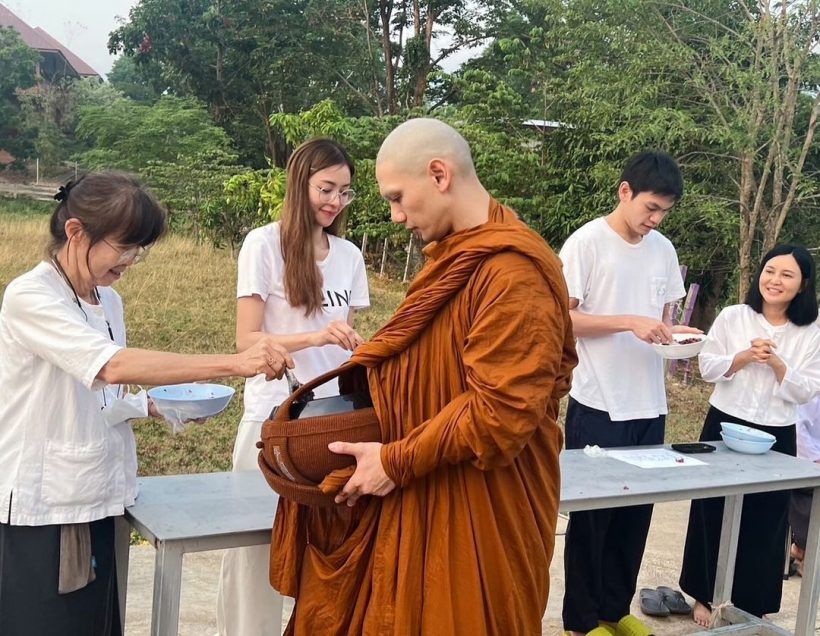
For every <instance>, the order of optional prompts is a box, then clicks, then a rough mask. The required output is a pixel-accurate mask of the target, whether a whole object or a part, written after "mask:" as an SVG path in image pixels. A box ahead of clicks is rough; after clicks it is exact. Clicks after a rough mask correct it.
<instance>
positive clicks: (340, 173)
mask: <svg viewBox="0 0 820 636" xmlns="http://www.w3.org/2000/svg"><path fill="white" fill-rule="evenodd" d="M354 171H355V168H354V166H353V162H352V161H351V159H350V157H349V155H348V154H347V152H346V151H345V149H344V148H342V147H341V146H340V145H339V144H337V143H336V142H334V141H332V140H330V139H311V140H310V141H307V142H305V143H303V144H302V145H301V146H299V147H298V148H296V150H294V152H293V154H292V155H291V157H290V160H289V162H288V168H287V189H286V194H285V200H284V203H283V206H282V220H281V222H279V223H269V224H268V225H265V226H263V227H259V228H256V229H254V230H252V231H251V232H249V233H248V235H247V237H245V242H244V243H243V245H242V250H241V252H240V253H239V264H238V269H239V273H238V277H237V290H236V295H237V309H236V345H237V348H238V349H239V350H240V351H242V350H244V349H245V348H247V347H249V346H251V345H252V344H253V343H254V342H256V341H257V339H259V338H263V337H273V338H275V339H276V341H277V342H279V343H281V344H282V345H283V346H285V347H287V349H288V350H289V351H292V352H294V353H293V357H294V360H295V362H296V372H297V373H298V375H299V378H301V379H302V380H304V381H307V380H311V379H313V378H315V377H317V376H319V375H322V374H324V373H326V372H328V371H331V370H332V369H335V368H336V367H338V366H340V365H341V364H342V363H343V362H345V361H346V360H347V359H348V358H349V357H350V353H349V352H350V351H352V350H353V349H355V348H356V347H357V346H358V345H359V344H361V343H362V338H361V337H360V336H359V334H358V333H357V332H356V330H355V329H354V328H353V317H354V314H355V312H356V309H358V308H363V307H368V306H369V305H370V294H369V291H368V287H367V273H366V270H365V265H364V258H363V257H362V254H361V252H360V251H359V250H358V248H357V247H356V246H355V245H353V244H352V243H350V242H349V241H346V240H344V239H343V238H341V237H340V236H339V234H340V230H341V227H342V225H343V223H344V213H345V208H346V206H347V205H348V204H349V203H350V202H351V201H352V200H353V197H354V196H355V193H354V192H353V190H351V189H350V181H351V179H352V177H353V173H354ZM316 392H317V396H318V397H330V396H331V395H336V394H338V386H336V385H334V384H331V383H328V384H325V385H323V386H322V387H319V388H317V391H316ZM288 393H289V389H288V385H287V383H286V382H285V381H284V380H280V381H277V382H265V381H264V378H262V377H256V378H250V379H248V380H246V382H245V411H244V413H243V415H242V421H241V422H240V423H239V430H238V432H237V436H236V443H235V445H234V451H233V469H234V470H237V471H239V470H257V457H258V454H259V451H258V449H257V448H256V443H257V442H258V441H259V439H260V437H261V433H262V423H263V421H264V420H266V419H267V418H268V414H269V413H270V412H271V409H272V408H273V407H274V406H277V405H279V404H280V403H281V402H283V401H284V400H285V398H286V397H287V396H288ZM269 552H270V550H269V549H268V548H267V547H266V546H258V547H252V548H238V549H234V550H229V551H228V552H227V553H226V554H225V557H224V559H223V562H222V577H221V579H220V587H219V598H218V601H217V623H218V626H219V632H220V633H221V634H226V635H227V636H233V635H235V634H270V633H278V632H279V630H280V628H281V617H280V612H279V611H278V609H279V608H281V602H282V600H281V597H280V596H279V595H278V594H276V593H275V592H274V591H273V590H272V589H271V588H270V585H269V583H268V562H269V556H270V555H269Z"/></svg>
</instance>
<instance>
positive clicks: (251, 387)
mask: <svg viewBox="0 0 820 636" xmlns="http://www.w3.org/2000/svg"><path fill="white" fill-rule="evenodd" d="M279 236H280V235H279V223H269V224H268V225H265V226H263V227H260V228H256V229H255V230H251V231H250V232H249V233H248V235H247V236H246V237H245V242H244V243H243V244H242V249H241V251H240V252H239V274H238V280H237V285H236V296H237V298H242V297H243V296H252V295H254V294H256V295H258V296H259V297H260V298H262V300H263V301H265V312H264V315H263V318H262V331H264V332H266V333H271V334H296V333H303V332H306V331H318V330H320V329H323V328H324V327H325V326H326V325H327V324H328V323H330V322H331V321H334V320H347V315H348V313H349V311H350V309H351V308H361V307H369V306H370V294H369V292H368V288H367V270H366V269H365V265H364V258H363V257H362V253H361V252H360V251H359V249H358V248H357V247H356V246H355V245H353V243H351V242H349V241H346V240H344V239H341V238H338V237H336V236H332V235H328V240H329V243H330V251H329V252H328V255H327V256H326V257H325V259H324V260H323V261H321V262H319V263H318V265H319V271H320V272H321V274H322V278H323V285H322V295H323V297H324V299H325V302H324V306H323V307H322V310H321V311H319V312H316V313H315V314H313V315H311V316H305V310H304V308H301V307H296V308H295V307H291V305H290V304H289V303H288V301H287V298H286V297H285V279H284V277H285V263H284V260H283V259H282V249H281V245H280V242H279ZM292 356H293V361H294V364H295V367H294V369H293V371H294V374H295V375H296V377H297V378H299V380H300V381H301V382H303V383H304V382H307V381H308V380H311V379H313V378H315V377H316V376H318V375H321V374H322V373H326V372H327V371H330V370H331V369H335V368H336V367H338V366H340V365H341V364H343V363H344V362H346V361H347V359H348V358H349V357H350V352H348V351H346V350H344V349H342V348H341V347H339V346H337V345H326V346H324V347H308V348H307V349H302V350H301V351H297V352H295V353H293V354H292ZM338 391H339V387H338V386H337V385H336V383H335V382H330V383H328V384H325V385H323V386H322V387H319V388H318V389H317V390H315V391H314V394H315V395H316V397H328V396H331V395H336V394H337V393H338ZM287 396H288V384H287V381H286V380H285V379H282V380H274V381H272V382H268V381H266V380H265V376H264V375H257V376H255V377H253V378H248V379H247V380H246V381H245V414H244V416H243V417H244V418H245V419H253V420H260V421H261V420H266V419H267V418H268V417H269V416H270V412H271V410H272V409H273V407H275V406H278V405H279V404H280V403H281V402H282V401H283V400H284V399H285V398H286V397H287Z"/></svg>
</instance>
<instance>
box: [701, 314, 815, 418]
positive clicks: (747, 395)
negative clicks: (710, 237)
mask: <svg viewBox="0 0 820 636" xmlns="http://www.w3.org/2000/svg"><path fill="white" fill-rule="evenodd" d="M755 338H767V339H769V340H773V341H774V342H775V344H776V345H777V349H776V353H777V355H778V356H779V357H780V358H781V359H782V360H783V362H785V363H786V375H785V377H784V378H783V382H781V383H780V384H778V383H777V378H776V377H775V374H774V371H772V369H771V368H770V367H769V366H768V365H765V364H761V363H757V362H753V363H752V364H749V365H747V366H745V367H743V368H742V369H741V370H740V371H738V372H737V373H734V374H733V375H731V376H729V377H728V378H727V377H726V376H725V375H724V373H726V372H727V371H728V370H729V367H730V366H732V361H733V360H734V358H735V355H737V353H738V352H740V351H743V350H745V349H748V348H749V345H750V344H751V341H752V340H754V339H755ZM698 363H699V366H700V375H701V377H703V379H704V380H706V381H707V382H714V383H715V390H714V391H713V392H712V396H711V397H710V398H709V404H711V405H712V406H714V407H715V408H716V409H720V410H721V411H723V412H724V413H728V414H730V415H734V416H735V417H739V418H741V419H744V420H746V421H747V422H753V423H755V424H762V425H764V426H789V425H791V424H794V423H795V422H796V421H797V406H798V405H799V404H805V403H806V402H809V401H810V400H811V399H812V398H813V397H814V396H816V395H817V394H818V393H820V329H819V328H818V327H817V325H815V324H811V325H805V326H803V327H798V326H797V325H794V324H792V323H790V322H787V323H786V324H785V325H778V326H774V325H772V324H769V322H768V321H767V320H766V319H765V318H764V317H763V314H759V313H757V312H756V311H755V310H754V309H752V308H751V307H749V306H748V305H732V306H731V307H726V309H724V310H723V311H721V312H720V313H719V314H718V316H717V318H715V322H714V323H713V324H712V328H711V329H710V330H709V335H708V336H707V338H706V344H704V345H703V349H701V352H700V355H699V356H698Z"/></svg>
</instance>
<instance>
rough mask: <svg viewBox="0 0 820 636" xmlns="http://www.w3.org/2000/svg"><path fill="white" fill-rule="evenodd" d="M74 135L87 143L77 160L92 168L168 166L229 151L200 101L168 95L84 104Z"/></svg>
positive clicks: (228, 142)
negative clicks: (147, 101)
mask: <svg viewBox="0 0 820 636" xmlns="http://www.w3.org/2000/svg"><path fill="white" fill-rule="evenodd" d="M77 135H78V137H79V138H80V139H82V140H83V141H85V142H87V143H88V144H89V145H90V146H91V149H90V150H88V151H85V152H82V153H80V154H79V155H78V160H79V161H80V162H81V163H83V164H84V165H87V166H89V167H91V168H121V169H124V170H132V171H135V172H142V171H143V170H144V169H145V168H146V167H147V166H148V165H149V163H150V162H162V163H169V164H173V163H176V162H178V160H180V158H190V157H194V156H198V155H203V154H205V155H207V154H208V153H212V152H220V153H223V154H224V153H227V154H230V153H231V143H230V140H229V139H228V136H227V135H226V134H225V131H224V130H222V129H221V128H219V127H218V126H216V125H214V123H213V121H212V120H211V118H210V116H209V115H208V112H207V110H206V109H205V108H204V107H203V106H202V105H201V104H199V103H197V102H196V101H195V100H192V99H180V98H178V97H170V96H163V97H161V98H160V99H158V100H157V101H156V102H155V103H154V104H151V105H150V106H149V105H145V104H138V103H137V102H134V101H133V100H130V99H125V98H120V99H117V100H116V101H114V102H113V103H111V104H109V105H107V106H85V107H84V108H81V109H80V112H79V121H78V124H77ZM232 162H235V159H234V160H233V161H232Z"/></svg>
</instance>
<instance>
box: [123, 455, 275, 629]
mask: <svg viewBox="0 0 820 636" xmlns="http://www.w3.org/2000/svg"><path fill="white" fill-rule="evenodd" d="M138 481H139V496H138V497H137V502H136V503H135V504H134V505H133V506H131V507H130V508H126V509H125V517H124V518H120V519H119V520H118V524H117V531H116V552H117V557H116V558H117V584H118V586H119V594H120V599H119V601H120V616H121V617H122V621H123V625H124V624H125V596H126V589H127V584H128V553H129V543H130V534H131V532H130V530H131V527H133V528H134V529H135V530H136V531H137V532H139V533H140V534H141V535H142V536H143V537H145V539H147V540H148V541H150V542H151V543H152V544H153V546H154V547H155V548H156V550H157V553H156V557H155V561H154V595H153V604H152V609H151V634H152V635H154V636H160V635H162V636H177V634H178V633H179V596H180V590H181V587H182V555H183V554H185V553H186V552H203V551H206V550H221V549H224V548H240V547H244V546H250V545H263V544H266V543H270V540H271V527H272V526H273V517H274V515H275V514H276V504H277V502H278V496H277V494H276V493H275V492H273V491H272V490H271V489H270V487H269V486H268V484H267V483H266V482H265V480H264V478H263V477H262V474H261V473H260V472H258V471H251V472H240V473H204V474H198V475H171V476H166V477H142V478H140V479H139V480H138ZM214 611H216V608H214ZM272 636H275V635H272Z"/></svg>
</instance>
